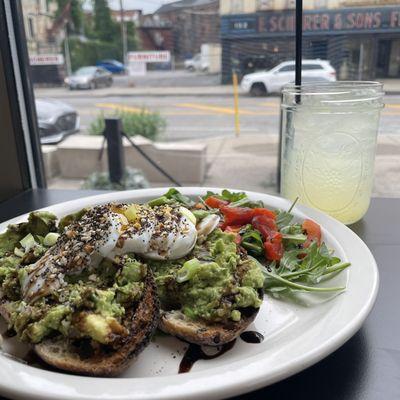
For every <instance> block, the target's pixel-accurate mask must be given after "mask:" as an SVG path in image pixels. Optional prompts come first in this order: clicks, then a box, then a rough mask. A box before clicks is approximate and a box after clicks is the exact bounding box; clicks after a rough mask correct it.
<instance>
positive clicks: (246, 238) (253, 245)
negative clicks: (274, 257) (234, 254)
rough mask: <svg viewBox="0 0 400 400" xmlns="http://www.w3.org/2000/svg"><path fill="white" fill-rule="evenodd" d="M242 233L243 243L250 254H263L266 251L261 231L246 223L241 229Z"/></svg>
mask: <svg viewBox="0 0 400 400" xmlns="http://www.w3.org/2000/svg"><path fill="white" fill-rule="evenodd" d="M240 235H241V236H242V241H241V245H242V247H244V248H245V249H246V250H247V251H248V252H249V253H250V254H252V255H254V256H261V255H262V254H263V253H264V245H263V241H262V237H261V234H260V232H258V231H257V230H255V229H253V227H252V226H251V225H246V226H245V227H244V229H241V231H240Z"/></svg>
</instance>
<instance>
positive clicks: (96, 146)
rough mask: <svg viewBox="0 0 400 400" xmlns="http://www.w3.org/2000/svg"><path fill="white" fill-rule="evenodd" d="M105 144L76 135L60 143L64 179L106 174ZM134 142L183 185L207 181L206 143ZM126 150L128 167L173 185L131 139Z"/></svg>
mask: <svg viewBox="0 0 400 400" xmlns="http://www.w3.org/2000/svg"><path fill="white" fill-rule="evenodd" d="M102 141H103V138H102V137H101V136H89V135H75V136H70V137H69V138H67V139H66V140H65V141H64V142H62V143H60V144H59V145H58V147H57V160H58V163H59V169H60V176H61V177H62V178H67V179H79V178H86V177H87V176H88V175H90V174H91V173H92V172H95V171H106V170H107V169H108V160H107V151H106V150H105V151H104V154H103V156H102V158H101V159H100V158H99V155H100V148H101V144H102ZM134 142H135V144H137V145H138V146H140V148H141V149H142V150H143V151H144V152H145V153H146V154H147V155H148V156H150V157H151V158H152V159H153V160H154V161H156V162H157V164H158V165H159V166H160V167H162V168H163V169H164V170H165V171H166V172H168V173H169V174H170V175H172V176H173V177H174V178H175V179H176V180H178V181H179V182H182V183H186V184H188V183H191V184H201V183H202V182H203V181H204V178H205V173H206V145H205V144H185V143H153V142H151V141H150V140H147V139H145V138H143V137H140V136H137V137H135V139H134ZM124 149H125V162H126V165H127V166H131V167H134V168H138V169H141V170H142V171H143V173H144V174H145V176H146V178H147V179H148V180H149V181H150V182H157V183H163V182H169V181H168V179H167V178H166V177H164V176H163V175H162V174H161V173H160V172H159V171H157V169H156V168H155V167H154V166H152V165H151V164H150V163H149V162H148V161H147V160H146V159H145V158H144V157H143V156H142V155H141V154H140V153H139V152H138V151H137V150H136V149H135V148H133V147H132V146H131V145H130V144H129V142H128V141H127V140H125V141H124ZM48 163H50V161H48ZM49 165H50V164H49Z"/></svg>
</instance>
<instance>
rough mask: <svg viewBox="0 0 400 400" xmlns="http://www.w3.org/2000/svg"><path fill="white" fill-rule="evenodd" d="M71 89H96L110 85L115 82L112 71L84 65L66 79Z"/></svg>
mask: <svg viewBox="0 0 400 400" xmlns="http://www.w3.org/2000/svg"><path fill="white" fill-rule="evenodd" d="M64 82H65V84H66V85H67V87H68V88H69V89H71V90H72V89H96V88H98V87H101V86H104V87H110V86H111V85H112V83H113V78H112V74H111V72H109V71H107V70H106V69H104V68H102V67H94V66H91V67H82V68H79V69H78V70H77V71H75V72H74V73H73V74H72V75H71V76H68V77H66V78H65V79H64Z"/></svg>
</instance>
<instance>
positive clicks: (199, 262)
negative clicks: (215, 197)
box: [150, 229, 264, 322]
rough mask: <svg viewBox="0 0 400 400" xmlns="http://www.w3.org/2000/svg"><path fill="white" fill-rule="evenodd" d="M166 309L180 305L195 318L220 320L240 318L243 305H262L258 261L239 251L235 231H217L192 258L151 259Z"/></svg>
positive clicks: (261, 285) (194, 252) (197, 248)
mask: <svg viewBox="0 0 400 400" xmlns="http://www.w3.org/2000/svg"><path fill="white" fill-rule="evenodd" d="M150 266H151V267H152V269H153V272H154V274H155V277H156V283H157V288H158V292H159V296H160V300H161V302H162V305H163V307H164V308H165V309H176V308H180V309H181V310H182V312H183V313H184V314H185V315H186V316H188V317H189V318H192V319H203V320H206V321H209V322H219V321H227V320H233V321H238V320H240V318H241V314H240V309H241V308H245V307H256V308H257V307H260V305H261V300H260V297H259V294H258V289H260V288H262V287H263V283H264V277H263V275H262V272H261V270H260V268H259V267H258V265H257V263H255V262H254V261H253V260H251V259H248V258H244V259H242V258H241V257H240V255H239V254H238V253H237V245H236V244H235V238H234V235H232V234H229V233H225V232H222V231H221V230H220V229H217V230H216V231H214V232H213V233H212V234H211V235H210V236H209V237H208V238H207V240H206V241H205V242H204V243H202V244H201V245H196V247H195V248H194V250H193V252H192V253H191V254H190V258H184V259H180V260H174V261H169V262H165V261H152V262H151V263H150Z"/></svg>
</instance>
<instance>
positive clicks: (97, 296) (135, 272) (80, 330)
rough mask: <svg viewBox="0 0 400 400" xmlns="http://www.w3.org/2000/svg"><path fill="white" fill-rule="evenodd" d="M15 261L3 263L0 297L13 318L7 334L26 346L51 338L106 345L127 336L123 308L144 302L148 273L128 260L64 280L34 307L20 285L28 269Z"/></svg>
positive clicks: (0, 260)
mask: <svg viewBox="0 0 400 400" xmlns="http://www.w3.org/2000/svg"><path fill="white" fill-rule="evenodd" d="M22 260H23V259H22V258H21V257H17V256H15V255H10V256H6V257H3V258H0V296H1V299H2V300H4V301H5V308H6V310H7V313H8V314H9V319H10V321H9V328H12V329H14V331H15V332H16V334H17V335H18V337H19V338H20V339H21V340H23V341H26V342H30V343H39V342H40V341H42V340H43V339H45V338H46V337H47V336H49V335H54V334H61V335H63V336H66V337H71V338H74V339H79V338H85V337H90V338H92V339H93V340H95V341H97V342H100V343H103V344H107V343H110V342H111V341H112V340H114V338H115V337H116V335H126V334H127V331H126V329H125V328H124V327H123V325H122V319H123V317H124V315H125V307H126V306H127V305H128V306H131V305H132V304H133V303H134V302H136V301H139V300H140V299H141V296H142V293H143V290H144V283H143V280H144V278H145V276H146V274H147V268H146V266H145V265H144V264H142V263H140V262H139V261H137V260H136V259H134V258H133V257H130V256H123V257H121V258H120V259H118V260H116V262H114V263H113V262H111V261H108V260H103V262H102V263H101V264H100V265H99V266H98V267H97V268H96V269H95V270H90V269H89V270H84V271H83V272H82V273H81V274H80V275H71V276H66V279H65V280H66V285H65V286H63V287H62V288H61V289H59V290H57V291H56V292H54V293H52V294H49V295H48V296H46V297H42V298H40V299H38V300H36V301H35V302H33V303H31V304H27V303H26V302H25V301H23V300H21V294H20V292H21V284H22V282H23V281H24V277H25V276H26V274H27V269H28V268H29V266H25V265H23V264H22Z"/></svg>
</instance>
